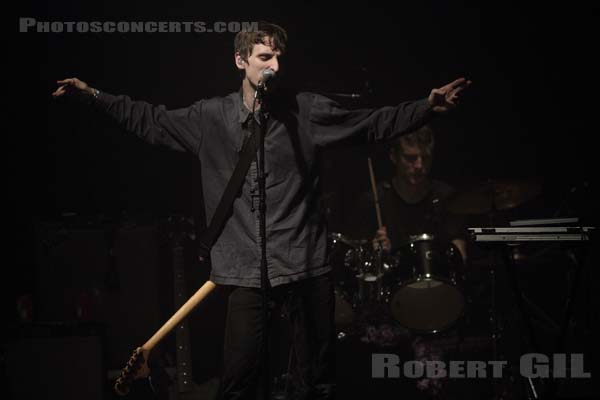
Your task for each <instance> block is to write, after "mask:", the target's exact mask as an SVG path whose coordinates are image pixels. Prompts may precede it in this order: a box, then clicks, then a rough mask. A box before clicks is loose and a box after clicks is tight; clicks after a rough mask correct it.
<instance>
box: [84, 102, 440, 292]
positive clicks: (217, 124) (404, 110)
mask: <svg viewBox="0 0 600 400" xmlns="http://www.w3.org/2000/svg"><path fill="white" fill-rule="evenodd" d="M95 103H96V105H97V106H98V107H100V108H101V109H103V110H104V111H105V112H107V113H108V114H109V115H110V116H111V117H112V118H114V119H115V120H116V121H117V122H118V123H119V124H121V125H122V126H123V127H124V128H125V129H126V130H128V131H131V132H133V133H135V134H136V135H137V136H138V137H140V138H142V139H143V140H145V141H146V142H149V143H152V144H162V145H166V146H168V147H169V148H171V149H174V150H178V151H188V152H191V153H193V154H194V155H195V156H196V157H198V159H199V160H200V161H201V173H202V184H203V194H204V202H205V207H206V216H207V220H209V221H210V218H211V217H212V215H213V213H214V211H215V209H216V207H217V204H218V202H219V200H220V198H221V195H222V193H223V191H224V189H225V186H226V185H227V182H228V180H229V178H230V177H231V174H232V173H233V170H234V168H235V166H236V164H237V161H238V158H239V151H240V150H241V148H242V145H243V143H244V139H245V138H246V137H247V135H248V132H247V122H248V117H249V115H248V110H247V109H246V108H245V106H244V105H243V102H242V98H241V92H235V93H231V94H230V95H228V96H226V97H216V98H211V99H205V100H199V101H197V102H195V103H194V104H193V105H191V106H189V107H186V108H181V109H176V110H167V109H166V108H165V107H164V106H154V105H152V104H149V103H146V102H143V101H133V100H132V99H131V98H129V97H127V96H114V95H111V94H108V93H103V92H100V93H99V95H98V97H97V99H96V100H95ZM270 104H271V107H270V109H269V119H268V124H267V133H266V136H265V171H266V173H267V178H266V193H267V203H266V208H267V215H266V231H267V266H268V271H269V281H270V283H271V285H272V286H277V285H281V284H285V283H290V282H294V281H297V280H301V279H305V278H309V277H313V276H318V275H321V274H324V273H326V272H328V271H329V270H330V269H331V267H330V266H329V263H328V249H327V229H326V224H325V219H324V215H323V213H322V212H321V209H320V202H319V196H320V162H319V158H320V157H319V153H320V150H321V149H322V148H324V147H325V146H328V145H331V144H334V143H336V142H341V141H344V140H347V139H351V138H352V137H357V136H359V135H363V137H364V138H365V140H366V141H369V142H374V141H382V140H389V139H392V138H395V137H397V136H399V135H401V134H403V133H408V132H410V131H412V130H414V129H416V128H417V127H419V126H421V125H423V124H424V123H426V122H427V121H428V119H429V118H430V116H431V115H432V112H431V106H430V105H429V102H428V101H427V99H423V100H419V101H414V102H404V103H401V104H399V105H398V106H396V107H383V108H380V109H375V110H374V109H361V110H346V109H343V108H342V107H341V106H340V105H339V104H338V103H336V102H335V101H333V100H331V99H329V98H326V97H323V96H321V95H318V94H314V93H306V92H301V93H292V92H284V91H281V93H279V94H278V95H277V96H274V98H273V99H272V101H271V103H270ZM255 171H256V169H255V166H252V167H251V168H250V170H249V171H248V174H247V176H246V180H245V182H244V185H243V187H242V190H241V193H240V195H239V196H238V197H237V198H236V199H235V201H234V204H233V213H232V215H231V217H230V218H229V219H228V220H227V222H226V223H225V226H224V228H223V231H222V233H221V234H220V236H219V238H218V239H217V241H216V243H215V244H214V246H213V248H212V250H211V264H212V271H211V280H213V281H214V282H215V283H217V284H224V285H238V286H246V287H260V260H261V254H260V241H259V240H258V230H257V226H258V224H257V218H258V207H256V204H257V203H256V198H257V195H258V188H257V186H256V181H255V179H254V178H255Z"/></svg>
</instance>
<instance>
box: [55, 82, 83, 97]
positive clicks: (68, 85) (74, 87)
mask: <svg viewBox="0 0 600 400" xmlns="http://www.w3.org/2000/svg"><path fill="white" fill-rule="evenodd" d="M56 83H58V84H59V85H60V86H59V87H58V89H56V90H55V91H54V93H52V97H60V96H64V95H65V94H69V93H70V92H76V91H80V92H87V93H89V94H92V88H91V87H89V86H88V84H87V83H85V82H84V81H80V80H79V79H77V78H68V79H63V80H61V81H56Z"/></svg>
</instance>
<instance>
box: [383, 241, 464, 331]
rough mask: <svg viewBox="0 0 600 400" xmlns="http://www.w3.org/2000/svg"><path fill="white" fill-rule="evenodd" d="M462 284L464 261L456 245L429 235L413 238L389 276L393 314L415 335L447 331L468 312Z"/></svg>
mask: <svg viewBox="0 0 600 400" xmlns="http://www.w3.org/2000/svg"><path fill="white" fill-rule="evenodd" d="M462 282H463V262H462V257H461V254H460V251H459V250H458V248H457V247H456V246H454V245H453V244H452V243H440V242H438V241H437V240H435V238H434V237H433V235H430V234H426V233H424V234H421V235H415V236H411V237H410V241H409V242H408V243H407V244H406V245H404V246H402V247H401V248H400V250H399V251H398V252H397V253H396V255H395V262H394V264H393V267H392V268H391V270H390V271H389V272H388V273H387V274H386V301H387V303H388V306H389V312H390V314H391V316H392V318H393V319H395V320H396V321H397V322H398V323H399V324H400V325H401V326H403V327H405V328H408V329H410V330H413V331H415V332H420V333H437V332H441V331H444V330H447V329H448V328H450V327H452V326H453V325H454V324H455V322H456V321H457V320H458V319H459V318H461V316H462V315H463V312H464V309H465V296H464V294H463V292H464V290H463V284H462Z"/></svg>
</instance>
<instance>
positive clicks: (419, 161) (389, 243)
mask: <svg viewBox="0 0 600 400" xmlns="http://www.w3.org/2000/svg"><path fill="white" fill-rule="evenodd" d="M434 144H435V140H434V134H433V131H432V129H431V127H430V126H428V125H425V126H423V127H422V128H420V129H418V130H417V131H415V132H412V133H410V134H408V135H404V136H401V137H400V138H399V139H397V140H396V142H394V143H393V144H392V146H391V148H390V151H389V157H390V160H391V162H392V164H393V165H394V167H395V173H394V175H393V177H392V178H391V180H390V181H386V182H382V183H380V184H379V185H378V198H379V202H380V207H381V212H382V220H383V224H384V226H381V227H380V228H379V229H378V230H377V231H376V235H375V238H374V239H373V248H374V249H375V250H377V249H378V248H379V246H380V245H381V246H382V247H383V250H384V251H386V252H388V253H395V252H396V251H397V250H398V249H399V248H400V247H401V246H402V245H403V244H405V243H408V241H409V240H410V236H414V235H422V234H429V235H433V236H434V237H435V238H436V239H437V240H439V241H440V243H450V242H451V243H453V244H454V245H455V246H456V247H457V248H458V250H459V251H460V253H461V256H462V258H463V261H466V259H467V246H466V229H465V224H464V222H463V221H462V218H461V217H459V216H458V215H454V214H452V213H449V212H447V211H445V209H444V199H446V198H448V196H450V195H451V194H452V193H453V192H454V190H453V189H452V187H451V186H450V185H448V184H446V183H444V182H442V181H439V180H434V179H432V178H431V176H430V173H431V166H432V162H433V150H434Z"/></svg>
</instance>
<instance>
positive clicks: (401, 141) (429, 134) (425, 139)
mask: <svg viewBox="0 0 600 400" xmlns="http://www.w3.org/2000/svg"><path fill="white" fill-rule="evenodd" d="M434 145H435V137H434V134H433V130H432V129H431V127H430V126H429V125H423V126H422V127H420V128H419V129H417V130H415V131H412V132H411V133H408V134H406V135H402V136H400V137H399V138H398V139H396V140H395V141H394V143H393V149H394V151H396V152H398V151H400V149H401V147H402V146H409V147H415V146H417V147H418V148H420V149H421V150H424V151H427V152H430V153H431V152H433V146H434Z"/></svg>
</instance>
